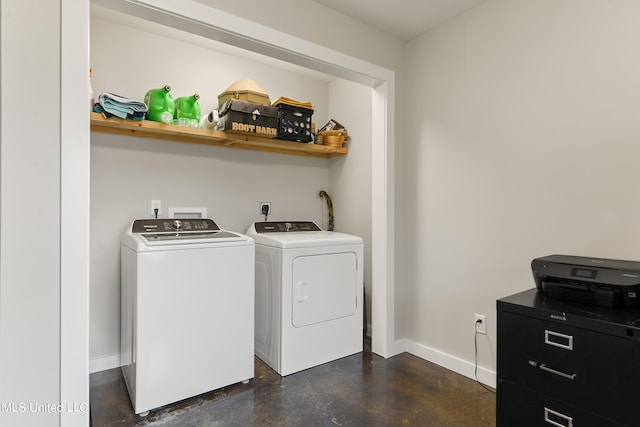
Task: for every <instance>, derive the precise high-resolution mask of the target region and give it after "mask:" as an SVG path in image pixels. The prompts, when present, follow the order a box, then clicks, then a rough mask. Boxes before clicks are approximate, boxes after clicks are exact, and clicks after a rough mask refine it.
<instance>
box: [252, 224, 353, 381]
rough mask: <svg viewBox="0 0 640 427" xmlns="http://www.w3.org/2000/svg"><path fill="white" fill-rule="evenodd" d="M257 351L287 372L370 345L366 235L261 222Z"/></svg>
mask: <svg viewBox="0 0 640 427" xmlns="http://www.w3.org/2000/svg"><path fill="white" fill-rule="evenodd" d="M247 235H249V236H250V237H252V238H253V239H254V241H255V249H256V260H255V262H256V271H255V273H256V280H255V292H256V294H255V297H256V311H255V353H256V356H258V357H259V358H260V359H262V360H263V361H264V362H265V363H267V364H268V365H269V366H271V367H272V368H273V369H274V370H275V371H277V372H278V373H279V374H280V375H283V376H284V375H289V374H292V373H294V372H299V371H302V370H304V369H307V368H311V367H313V366H317V365H320V364H323V363H326V362H330V361H332V360H336V359H339V358H342V357H345V356H349V355H351V354H355V353H358V352H361V351H362V348H363V333H362V313H363V305H364V300H363V240H362V238H361V237H357V236H352V235H349V234H343V233H336V232H332V231H322V230H320V228H319V227H318V226H317V225H316V224H314V223H313V222H305V221H297V222H294V221H291V222H256V223H254V224H252V225H251V227H249V230H248V231H247Z"/></svg>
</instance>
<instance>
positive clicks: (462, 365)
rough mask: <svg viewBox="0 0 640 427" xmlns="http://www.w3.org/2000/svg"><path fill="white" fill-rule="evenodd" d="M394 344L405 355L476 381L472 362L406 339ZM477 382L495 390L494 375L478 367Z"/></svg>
mask: <svg viewBox="0 0 640 427" xmlns="http://www.w3.org/2000/svg"><path fill="white" fill-rule="evenodd" d="M396 343H397V344H398V347H402V348H404V351H406V352H407V353H410V354H413V355H414V356H417V357H419V358H421V359H424V360H428V361H429V362H433V363H435V364H436V365H440V366H442V367H444V368H447V369H449V370H451V371H454V372H457V373H459V374H460V375H464V376H465V377H468V378H471V379H473V380H475V379H476V375H475V364H474V363H472V362H468V361H466V360H463V359H460V358H459V357H455V356H452V355H450V354H447V353H443V352H442V351H440V350H436V349H434V348H431V347H428V346H426V345H423V344H419V343H417V342H415V341H411V340H408V339H403V340H400V341H396ZM478 381H480V382H481V383H483V384H486V385H488V386H490V387H493V388H495V387H496V373H495V372H494V371H491V370H489V369H487V368H483V367H481V366H478Z"/></svg>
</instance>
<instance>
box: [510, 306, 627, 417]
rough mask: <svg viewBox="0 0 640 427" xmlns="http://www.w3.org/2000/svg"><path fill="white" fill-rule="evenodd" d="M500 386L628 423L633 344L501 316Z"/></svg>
mask: <svg viewBox="0 0 640 427" xmlns="http://www.w3.org/2000/svg"><path fill="white" fill-rule="evenodd" d="M499 322H500V324H499V329H500V333H499V338H498V354H499V356H498V374H499V380H502V381H507V382H511V383H513V384H516V385H520V386H522V387H524V388H526V389H530V390H535V391H536V392H538V393H540V394H542V395H544V396H548V397H549V398H551V399H554V400H557V401H561V402H566V403H567V404H569V405H572V406H574V407H577V408H582V409H584V410H585V411H586V412H596V411H597V413H598V414H600V415H602V416H603V417H605V418H608V419H611V420H615V421H617V422H621V423H623V424H626V423H629V422H630V420H631V422H632V420H633V413H634V409H635V408H634V406H635V405H634V402H633V396H634V383H633V377H634V373H635V364H634V345H633V341H632V340H631V339H627V338H623V337H618V336H613V335H607V334H604V333H600V332H593V331H589V330H586V329H581V328H578V327H575V326H571V325H566V324H561V323H556V322H551V321H544V320H540V319H535V318H530V317H527V316H522V315H517V314H513V313H509V312H501V313H500V321H499Z"/></svg>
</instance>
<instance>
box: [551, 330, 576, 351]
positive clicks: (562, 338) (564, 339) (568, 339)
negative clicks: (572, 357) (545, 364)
mask: <svg viewBox="0 0 640 427" xmlns="http://www.w3.org/2000/svg"><path fill="white" fill-rule="evenodd" d="M544 343H545V344H549V345H552V346H555V347H560V348H563V349H565V350H573V337H572V336H571V335H565V334H561V333H560V332H553V331H549V330H546V329H545V331H544Z"/></svg>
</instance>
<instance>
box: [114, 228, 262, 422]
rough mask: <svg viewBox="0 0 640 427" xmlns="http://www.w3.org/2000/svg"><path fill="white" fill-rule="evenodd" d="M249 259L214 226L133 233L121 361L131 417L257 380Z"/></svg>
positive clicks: (245, 245)
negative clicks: (206, 393)
mask: <svg viewBox="0 0 640 427" xmlns="http://www.w3.org/2000/svg"><path fill="white" fill-rule="evenodd" d="M254 255H255V251H254V243H253V240H252V239H251V238H250V237H248V236H245V235H242V234H238V233H234V232H231V231H224V230H220V228H219V227H218V226H217V225H216V224H215V222H214V221H213V220H211V219H183V220H174V219H142V220H136V221H134V222H133V223H132V225H131V226H130V227H129V229H128V230H127V232H126V233H125V235H124V236H123V238H122V241H121V288H122V289H121V299H122V301H121V355H120V356H121V360H120V363H121V365H122V373H123V377H124V379H125V383H126V385H127V389H128V391H129V396H130V398H131V403H132V404H133V409H134V411H135V413H136V414H139V413H142V412H146V411H148V410H150V409H154V408H157V407H159V406H163V405H167V404H169V403H173V402H177V401H179V400H182V399H186V398H189V397H193V396H196V395H198V394H201V393H205V392H208V391H212V390H216V389H218V388H220V387H224V386H227V385H230V384H234V383H237V382H245V381H248V380H249V379H250V378H253V375H254V352H253V324H254V322H253V316H254Z"/></svg>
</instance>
